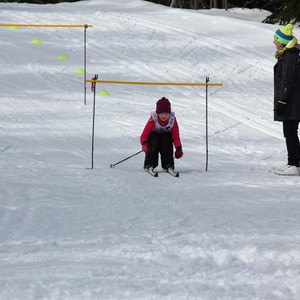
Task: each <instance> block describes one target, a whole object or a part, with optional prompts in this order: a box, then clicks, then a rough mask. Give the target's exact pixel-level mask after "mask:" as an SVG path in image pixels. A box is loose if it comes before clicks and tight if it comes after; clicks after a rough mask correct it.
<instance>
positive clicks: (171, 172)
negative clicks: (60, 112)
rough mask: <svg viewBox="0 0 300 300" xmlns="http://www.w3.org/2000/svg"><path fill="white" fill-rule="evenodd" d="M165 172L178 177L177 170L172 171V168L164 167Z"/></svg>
mask: <svg viewBox="0 0 300 300" xmlns="http://www.w3.org/2000/svg"><path fill="white" fill-rule="evenodd" d="M166 172H167V173H168V174H170V175H171V176H173V177H179V172H174V170H173V169H172V168H168V169H166Z"/></svg>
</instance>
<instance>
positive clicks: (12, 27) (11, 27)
mask: <svg viewBox="0 0 300 300" xmlns="http://www.w3.org/2000/svg"><path fill="white" fill-rule="evenodd" d="M9 29H11V30H19V29H20V26H9Z"/></svg>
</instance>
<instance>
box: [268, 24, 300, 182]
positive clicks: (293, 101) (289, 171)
mask: <svg viewBox="0 0 300 300" xmlns="http://www.w3.org/2000/svg"><path fill="white" fill-rule="evenodd" d="M297 42H298V41H297V39H296V37H294V35H293V25H292V24H288V25H286V26H283V27H281V28H280V29H278V30H276V31H275V34H274V41H273V43H274V45H275V46H276V50H277V51H276V54H275V57H276V58H277V63H276V64H275V66H274V120H275V121H279V122H282V124H283V135H284V138H285V142H286V148H287V158H288V159H287V164H286V165H285V166H283V167H282V168H279V169H277V170H276V171H275V174H277V175H289V176H298V175H300V171H299V161H300V146H299V137H298V126H299V121H300V46H299V45H298V44H297Z"/></svg>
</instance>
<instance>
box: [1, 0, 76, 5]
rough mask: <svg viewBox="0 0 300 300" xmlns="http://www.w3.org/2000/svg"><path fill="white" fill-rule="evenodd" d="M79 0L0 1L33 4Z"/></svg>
mask: <svg viewBox="0 0 300 300" xmlns="http://www.w3.org/2000/svg"><path fill="white" fill-rule="evenodd" d="M77 1H80V0H0V2H6V3H13V2H16V3H34V4H56V3H61V2H77Z"/></svg>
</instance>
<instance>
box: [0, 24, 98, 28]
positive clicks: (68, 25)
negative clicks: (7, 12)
mask: <svg viewBox="0 0 300 300" xmlns="http://www.w3.org/2000/svg"><path fill="white" fill-rule="evenodd" d="M0 26H2V27H3V26H19V27H82V28H84V27H85V28H87V27H93V25H88V24H73V25H72V24H0Z"/></svg>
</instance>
